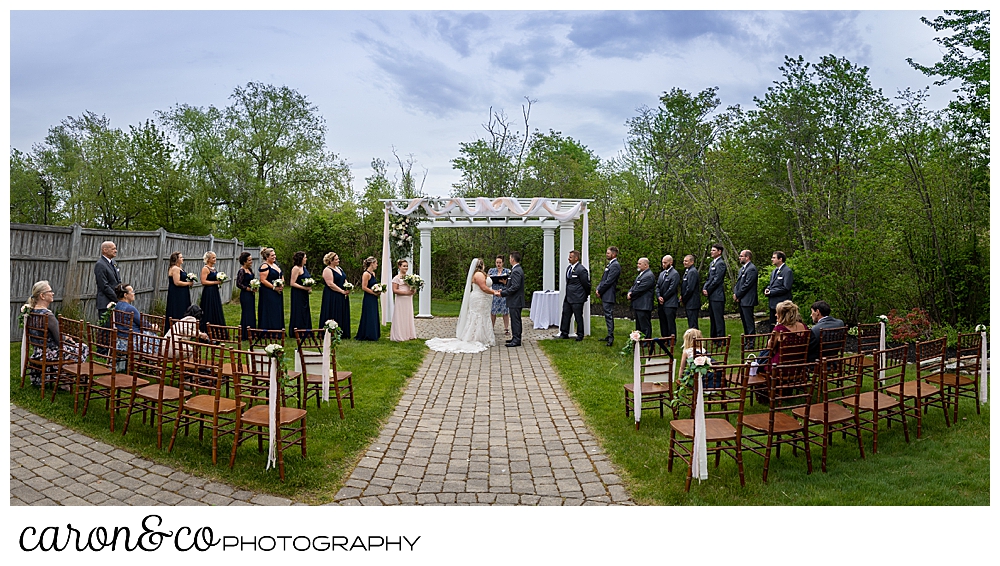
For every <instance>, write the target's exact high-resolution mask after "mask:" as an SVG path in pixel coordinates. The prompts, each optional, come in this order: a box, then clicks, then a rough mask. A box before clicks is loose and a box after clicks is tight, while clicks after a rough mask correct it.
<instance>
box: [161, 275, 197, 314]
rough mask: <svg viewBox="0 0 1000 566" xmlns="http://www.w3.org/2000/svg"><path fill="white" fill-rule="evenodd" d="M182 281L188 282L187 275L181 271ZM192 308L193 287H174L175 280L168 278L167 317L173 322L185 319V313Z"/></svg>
mask: <svg viewBox="0 0 1000 566" xmlns="http://www.w3.org/2000/svg"><path fill="white" fill-rule="evenodd" d="M181 281H187V273H186V272H185V271H184V270H183V269H182V270H181ZM190 306H191V287H178V286H177V285H174V278H173V277H170V276H167V314H166V315H167V317H168V318H170V319H172V320H180V319H182V318H184V312H185V311H187V309H188V307H190Z"/></svg>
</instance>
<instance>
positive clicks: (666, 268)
mask: <svg viewBox="0 0 1000 566" xmlns="http://www.w3.org/2000/svg"><path fill="white" fill-rule="evenodd" d="M660 265H662V266H663V271H661V272H660V276H659V277H657V279H656V303H657V305H658V308H657V311H658V314H659V315H660V336H677V306H678V305H677V288H678V287H680V284H681V274H680V273H677V270H676V269H674V258H673V257H672V256H669V255H665V256H663V259H662V260H660Z"/></svg>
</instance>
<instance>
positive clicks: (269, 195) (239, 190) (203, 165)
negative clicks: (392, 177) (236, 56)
mask: <svg viewBox="0 0 1000 566" xmlns="http://www.w3.org/2000/svg"><path fill="white" fill-rule="evenodd" d="M230 100H231V101H232V103H231V104H230V105H229V106H228V107H226V108H224V109H217V108H215V107H212V106H209V107H208V108H206V109H202V108H198V107H194V106H190V105H186V104H181V105H177V106H175V107H173V108H171V109H170V110H168V111H166V112H160V113H159V116H160V119H161V120H162V121H163V122H164V123H165V124H166V125H167V126H168V127H169V128H170V129H171V130H172V131H173V132H174V133H175V134H176V135H177V137H178V139H179V141H180V145H181V147H182V148H183V155H184V160H185V164H186V167H187V169H188V171H189V172H190V173H191V174H192V176H193V178H194V179H193V180H194V183H195V186H196V187H197V188H198V189H199V192H200V193H201V194H203V195H204V198H205V199H206V200H207V201H208V203H209V204H210V205H211V206H212V207H213V208H215V209H216V210H217V211H218V217H219V220H220V227H221V228H222V229H223V231H224V232H225V233H227V234H230V235H233V236H236V237H238V238H241V239H243V240H245V241H246V242H247V243H250V244H260V243H265V242H264V240H265V239H266V238H267V237H268V234H269V233H270V230H269V226H270V225H271V224H272V223H274V222H276V221H278V222H287V221H290V220H284V219H290V218H291V217H293V216H294V214H295V213H296V212H297V211H301V210H302V209H303V208H304V207H307V206H309V205H310V204H312V203H314V202H315V201H323V200H330V199H334V200H336V199H340V200H343V199H344V198H348V197H349V194H350V176H349V173H348V167H347V165H346V164H345V163H344V162H343V161H341V160H340V159H339V158H337V157H336V155H333V154H330V153H328V152H327V151H326V150H325V147H324V139H325V135H326V125H325V122H324V120H323V118H322V116H320V114H319V111H318V109H317V107H316V106H315V105H314V104H312V103H310V102H309V101H308V99H307V98H306V97H305V96H304V95H302V94H300V93H298V92H297V91H295V90H294V89H291V88H288V87H285V86H282V87H276V86H273V85H268V84H263V83H255V82H251V83H247V85H246V86H244V87H237V88H236V89H235V90H234V91H233V94H232V95H231V96H230Z"/></svg>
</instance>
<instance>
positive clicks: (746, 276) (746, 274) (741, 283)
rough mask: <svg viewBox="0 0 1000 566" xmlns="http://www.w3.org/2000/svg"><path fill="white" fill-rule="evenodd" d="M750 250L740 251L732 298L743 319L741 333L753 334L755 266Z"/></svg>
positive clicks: (755, 286) (755, 292)
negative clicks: (738, 267)
mask: <svg viewBox="0 0 1000 566" xmlns="http://www.w3.org/2000/svg"><path fill="white" fill-rule="evenodd" d="M751 258H753V254H751V253H750V250H743V251H742V252H740V264H742V266H743V267H741V268H740V273H739V275H738V276H737V277H736V283H735V284H734V285H733V300H734V301H736V304H737V305H738V306H739V307H740V320H741V321H743V334H753V333H754V331H755V330H756V326H755V325H754V321H753V308H754V307H755V306H757V266H756V265H754V264H753V261H751Z"/></svg>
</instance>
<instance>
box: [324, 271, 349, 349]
mask: <svg viewBox="0 0 1000 566" xmlns="http://www.w3.org/2000/svg"><path fill="white" fill-rule="evenodd" d="M325 269H329V270H330V272H331V273H333V284H334V285H336V286H337V287H340V288H341V289H343V288H344V283H347V276H346V275H341V274H340V273H337V270H336V269H333V268H332V267H329V266H327V267H326V268H325ZM331 319H332V320H336V321H337V324H339V325H340V329H341V330H342V331H343V333H344V334H343V339H345V340H349V339H350V338H351V300H350V299H349V298H348V296H347V295H343V294H341V293H338V292H336V291H334V290H333V289H331V288H329V287H327V286H326V284H325V283H324V284H323V303H322V304H321V305H320V308H319V327H320V328H322V327H323V325H324V324H326V321H328V320H331Z"/></svg>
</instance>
